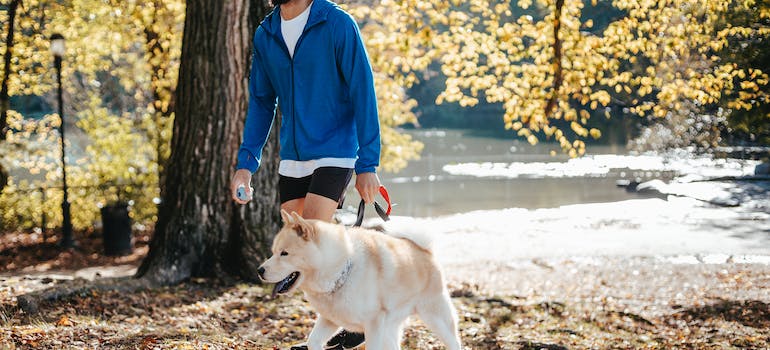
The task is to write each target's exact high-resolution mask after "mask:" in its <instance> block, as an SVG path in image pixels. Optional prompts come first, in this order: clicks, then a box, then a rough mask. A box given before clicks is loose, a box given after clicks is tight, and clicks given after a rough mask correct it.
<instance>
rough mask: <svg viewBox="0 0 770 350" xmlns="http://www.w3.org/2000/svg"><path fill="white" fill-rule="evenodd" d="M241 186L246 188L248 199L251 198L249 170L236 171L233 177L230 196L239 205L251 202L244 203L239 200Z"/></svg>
mask: <svg viewBox="0 0 770 350" xmlns="http://www.w3.org/2000/svg"><path fill="white" fill-rule="evenodd" d="M240 186H244V187H245V189H246V197H248V198H251V196H252V193H251V172H250V171H248V170H247V169H238V170H236V171H235V174H234V175H233V180H232V183H231V184H230V195H231V196H232V197H233V200H234V201H235V202H236V203H238V204H246V203H248V202H249V201H248V200H245V201H244V200H241V199H239V198H238V195H237V191H238V187H240Z"/></svg>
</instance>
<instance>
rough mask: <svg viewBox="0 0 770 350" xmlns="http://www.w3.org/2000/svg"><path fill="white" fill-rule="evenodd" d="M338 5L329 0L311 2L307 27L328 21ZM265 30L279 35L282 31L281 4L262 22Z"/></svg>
mask: <svg viewBox="0 0 770 350" xmlns="http://www.w3.org/2000/svg"><path fill="white" fill-rule="evenodd" d="M336 6H337V5H336V4H334V3H333V2H331V1H329V0H313V2H312V3H311V4H310V16H309V17H308V19H307V24H306V25H305V28H310V27H312V26H314V25H316V24H318V23H321V22H324V21H326V17H327V16H328V15H329V11H330V10H331V9H333V8H334V7H336ZM260 25H261V26H262V27H263V28H265V30H266V31H267V32H268V33H270V34H272V35H278V34H279V33H280V32H281V6H276V7H275V8H273V11H272V12H270V14H268V15H267V17H265V19H264V20H263V21H262V23H261V24H260Z"/></svg>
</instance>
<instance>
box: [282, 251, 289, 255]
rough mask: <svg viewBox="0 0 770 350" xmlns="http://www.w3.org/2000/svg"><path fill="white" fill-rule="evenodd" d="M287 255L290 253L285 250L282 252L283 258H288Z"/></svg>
mask: <svg viewBox="0 0 770 350" xmlns="http://www.w3.org/2000/svg"><path fill="white" fill-rule="evenodd" d="M287 255H289V253H288V252H286V251H285V250H284V251H282V252H281V256H287Z"/></svg>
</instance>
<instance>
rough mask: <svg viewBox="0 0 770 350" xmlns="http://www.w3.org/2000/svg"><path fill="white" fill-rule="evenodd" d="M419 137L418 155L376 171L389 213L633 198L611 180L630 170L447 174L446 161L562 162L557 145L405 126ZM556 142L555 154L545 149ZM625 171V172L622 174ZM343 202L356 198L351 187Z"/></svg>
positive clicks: (593, 150)
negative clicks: (540, 174)
mask: <svg viewBox="0 0 770 350" xmlns="http://www.w3.org/2000/svg"><path fill="white" fill-rule="evenodd" d="M408 132H409V133H410V134H411V135H412V136H413V137H414V138H415V139H417V140H419V141H421V142H423V143H424V144H425V148H424V150H423V152H422V158H421V159H420V160H418V161H412V162H410V163H409V165H408V167H407V168H405V169H403V170H402V171H400V172H398V173H395V174H392V173H380V174H379V176H380V180H381V181H382V182H383V184H384V185H385V186H386V187H387V188H388V191H389V192H390V195H391V198H392V200H393V202H394V203H397V206H396V207H395V208H394V215H404V216H414V217H434V216H442V215H448V214H455V213H464V212H470V211H475V210H489V209H503V208H528V209H534V208H553V207H559V206H562V205H568V204H579V203H596V202H612V201H621V200H626V199H634V198H639V196H638V195H636V194H633V193H627V192H626V191H624V190H623V189H620V188H617V187H616V186H615V182H616V180H618V179H620V178H623V177H627V176H628V175H633V174H621V173H620V172H610V173H609V174H607V175H606V176H590V177H569V178H507V177H476V176H467V175H450V174H449V173H447V172H445V171H444V170H442V168H443V167H444V166H445V165H447V164H455V163H465V162H500V163H511V162H563V161H566V160H567V159H568V157H567V156H565V155H562V154H561V153H560V151H559V150H558V146H555V145H549V144H538V145H536V146H532V145H530V144H529V143H526V142H522V141H519V140H513V139H502V138H492V137H483V136H475V135H472V134H471V133H469V132H467V131H462V130H438V129H431V130H413V131H408ZM554 148H556V151H557V153H558V154H557V155H556V156H551V155H550V151H551V150H552V149H554ZM625 152H626V150H625V147H624V146H589V149H588V153H589V154H624V153H625ZM623 175H626V176H623ZM347 198H348V201H347V203H346V205H353V204H355V203H358V201H359V197H358V193H357V192H356V191H355V189H354V188H353V186H352V184H351V187H350V188H349V189H348V193H347Z"/></svg>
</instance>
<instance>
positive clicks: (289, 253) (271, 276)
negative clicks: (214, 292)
mask: <svg viewBox="0 0 770 350" xmlns="http://www.w3.org/2000/svg"><path fill="white" fill-rule="evenodd" d="M281 218H283V228H281V230H280V231H278V234H276V236H275V239H274V240H273V247H272V253H273V255H272V256H271V257H270V258H269V259H267V261H265V262H264V263H263V264H262V265H261V266H260V267H259V270H258V272H259V278H260V279H262V280H263V281H265V282H267V283H275V284H276V285H275V287H274V288H273V296H275V295H276V294H287V293H290V292H292V291H294V290H295V289H296V288H297V287H299V286H300V285H301V284H302V281H303V280H304V279H305V275H306V274H307V273H308V272H309V271H311V270H314V269H315V268H316V267H317V266H318V265H319V260H320V259H321V252H320V250H319V249H318V233H317V231H316V227H315V225H314V224H315V222H314V220H305V219H303V218H302V217H301V216H300V215H299V214H297V213H296V212H292V213H291V214H289V213H287V212H286V211H285V210H281Z"/></svg>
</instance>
